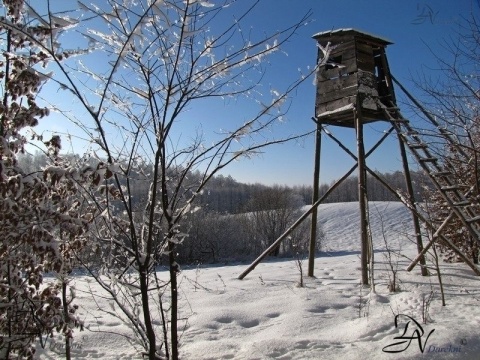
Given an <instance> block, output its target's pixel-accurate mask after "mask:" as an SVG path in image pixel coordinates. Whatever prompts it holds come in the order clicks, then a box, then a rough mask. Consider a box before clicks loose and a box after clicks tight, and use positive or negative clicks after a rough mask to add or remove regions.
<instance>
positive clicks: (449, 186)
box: [440, 185, 461, 191]
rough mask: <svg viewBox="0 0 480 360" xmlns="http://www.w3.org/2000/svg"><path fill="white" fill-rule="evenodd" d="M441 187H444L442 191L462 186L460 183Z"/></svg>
mask: <svg viewBox="0 0 480 360" xmlns="http://www.w3.org/2000/svg"><path fill="white" fill-rule="evenodd" d="M440 189H442V191H452V190H458V189H461V186H460V185H448V186H442V187H441V188H440Z"/></svg>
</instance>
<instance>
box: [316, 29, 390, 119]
mask: <svg viewBox="0 0 480 360" xmlns="http://www.w3.org/2000/svg"><path fill="white" fill-rule="evenodd" d="M313 38H314V39H315V40H316V41H317V46H318V59H317V64H319V65H320V66H319V68H318V72H317V95H316V100H315V117H316V119H317V121H319V122H320V123H322V124H330V125H337V126H346V127H354V118H353V111H352V110H354V109H356V110H357V111H359V112H361V122H362V123H367V122H372V121H376V120H385V114H384V112H383V110H382V109H381V108H379V103H378V101H380V102H381V103H383V104H384V105H385V106H389V105H388V104H390V103H391V102H392V101H393V102H394V101H395V99H394V93H393V87H392V82H391V78H390V71H389V69H388V63H387V58H386V55H385V47H386V46H387V45H389V44H391V42H390V41H387V40H385V39H381V38H379V37H375V36H372V35H369V34H366V33H363V32H360V31H357V30H354V29H340V30H336V31H327V32H321V33H318V34H315V35H314V36H313Z"/></svg>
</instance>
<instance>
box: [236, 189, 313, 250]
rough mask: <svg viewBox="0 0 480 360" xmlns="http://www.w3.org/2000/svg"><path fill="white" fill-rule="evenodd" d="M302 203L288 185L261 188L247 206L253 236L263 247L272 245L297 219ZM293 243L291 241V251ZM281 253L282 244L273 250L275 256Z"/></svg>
mask: <svg viewBox="0 0 480 360" xmlns="http://www.w3.org/2000/svg"><path fill="white" fill-rule="evenodd" d="M302 205H304V204H303V203H302V200H301V198H300V196H299V195H297V194H295V193H294V192H293V191H292V190H291V189H289V188H287V187H282V186H278V185H277V186H271V187H264V188H263V189H259V191H257V193H255V194H254V195H253V197H252V199H250V201H249V202H248V203H247V205H246V208H245V209H246V216H247V221H248V222H249V223H250V231H251V238H252V239H256V240H257V241H258V242H260V244H261V246H262V248H266V247H268V246H270V245H271V244H272V243H273V242H274V241H275V240H277V238H278V237H279V236H280V235H281V234H282V233H283V232H284V231H285V230H286V229H287V228H288V227H289V226H290V225H291V224H292V223H293V221H295V220H296V218H297V217H298V215H299V214H298V210H299V209H300V207H301V206H302ZM293 243H295V242H294V241H293V242H292V241H290V243H289V245H290V249H288V250H289V252H290V253H292V251H291V250H292V249H291V247H292V244H293ZM279 254H280V246H279V247H277V248H276V249H274V250H273V251H272V255H274V256H278V255H279Z"/></svg>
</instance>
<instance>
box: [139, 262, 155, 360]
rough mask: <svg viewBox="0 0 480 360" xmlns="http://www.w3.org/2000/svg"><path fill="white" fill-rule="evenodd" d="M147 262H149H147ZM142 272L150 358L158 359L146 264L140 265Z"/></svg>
mask: <svg viewBox="0 0 480 360" xmlns="http://www.w3.org/2000/svg"><path fill="white" fill-rule="evenodd" d="M146 263H147V262H146ZM139 270H140V271H139V273H140V292H141V297H142V310H143V321H144V322H145V329H146V331H147V337H148V358H149V359H150V360H155V359H156V356H157V355H156V348H157V344H156V337H155V329H154V328H153V324H152V319H151V314H150V306H149V304H150V302H149V298H148V279H147V278H148V269H147V266H146V265H145V264H141V265H140V267H139Z"/></svg>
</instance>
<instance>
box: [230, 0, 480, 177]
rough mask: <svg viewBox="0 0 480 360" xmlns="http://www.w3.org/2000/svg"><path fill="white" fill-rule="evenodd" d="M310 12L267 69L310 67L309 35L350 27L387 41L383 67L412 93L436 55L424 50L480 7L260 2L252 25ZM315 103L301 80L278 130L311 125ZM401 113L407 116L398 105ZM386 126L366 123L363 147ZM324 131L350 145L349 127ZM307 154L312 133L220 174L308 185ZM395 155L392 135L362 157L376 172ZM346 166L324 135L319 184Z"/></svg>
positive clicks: (438, 44) (359, 0) (437, 0)
mask: <svg viewBox="0 0 480 360" xmlns="http://www.w3.org/2000/svg"><path fill="white" fill-rule="evenodd" d="M309 9H311V10H312V12H313V16H312V19H313V20H314V21H312V22H311V23H309V24H308V25H307V26H305V27H303V28H302V29H301V30H300V31H299V33H298V35H297V36H296V37H295V39H294V40H293V41H292V42H291V43H289V44H288V46H286V47H285V48H284V50H285V51H286V52H287V53H288V56H287V57H283V59H281V61H282V63H280V64H272V66H271V69H268V70H269V71H271V72H273V73H276V74H285V73H295V71H296V69H297V68H298V67H301V68H305V67H306V66H308V65H313V64H314V62H315V59H316V51H317V49H316V46H315V42H314V41H313V40H312V39H311V36H312V35H313V34H315V33H317V32H320V31H326V30H330V29H339V28H356V29H359V30H363V31H365V32H369V33H373V34H375V35H378V36H379V37H382V38H387V39H389V40H390V41H391V42H393V44H392V45H389V46H388V47H387V57H388V61H389V65H390V70H391V72H392V74H393V75H394V76H395V77H396V78H397V79H398V80H399V81H400V82H401V83H402V84H403V85H404V86H406V87H407V89H409V91H411V92H412V93H414V94H415V93H417V91H416V90H415V88H414V86H413V83H412V81H411V79H412V78H414V77H415V76H416V74H418V72H423V71H429V70H428V68H435V67H436V60H435V57H434V56H433V55H432V53H431V50H429V48H430V49H432V50H433V51H435V52H438V53H439V54H442V53H443V49H442V43H443V42H444V41H445V40H446V39H448V38H450V37H455V36H456V35H455V34H456V31H457V30H458V25H457V24H458V22H459V21H460V20H461V18H462V17H467V18H468V17H469V14H470V13H471V11H472V10H473V11H477V12H478V11H480V8H479V4H478V3H477V2H476V1H471V0H456V1H452V0H434V1H414V0H407V1H396V0H335V1H323V0H301V1H292V0H275V1H273V0H267V1H261V4H260V8H258V9H257V13H256V14H257V16H256V18H255V19H253V21H252V22H253V23H252V26H253V28H254V29H258V30H259V31H261V30H263V29H276V28H279V27H281V26H283V25H285V24H288V23H290V22H292V21H293V20H295V19H297V18H300V17H301V16H302V14H304V13H305V12H306V11H308V10H309ZM427 45H428V46H427ZM276 69H279V70H276ZM396 93H397V98H401V96H400V89H398V88H397V89H396ZM397 100H400V99H397ZM314 102H315V87H314V85H313V83H312V81H309V82H307V83H306V84H304V85H302V87H301V89H299V91H298V93H297V95H296V96H295V97H294V99H292V106H291V109H290V112H289V114H288V116H287V118H288V121H287V123H286V124H285V125H283V128H281V129H279V131H288V130H292V129H294V130H308V129H312V130H313V129H314V128H315V124H314V123H313V121H312V120H311V117H312V116H313V114H314ZM398 102H399V103H400V101H398ZM402 112H404V114H406V111H403V109H402ZM412 120H414V119H412ZM386 128H387V126H386V125H385V124H383V123H379V122H376V123H374V124H372V125H366V126H365V130H364V131H365V145H366V150H367V151H368V149H369V148H370V146H372V145H373V144H374V143H375V142H376V139H378V138H379V137H380V136H381V135H382V131H384V130H385V129H386ZM330 130H331V131H332V132H333V133H334V134H335V135H337V136H338V137H339V138H341V139H342V141H343V142H344V143H345V144H346V145H348V146H349V147H350V148H351V149H353V150H355V139H354V137H355V133H354V130H353V129H342V128H330ZM355 152H356V151H354V153H355ZM313 156H314V139H313V136H311V137H309V138H307V139H305V140H304V141H302V142H295V143H291V144H288V145H279V146H273V147H271V148H269V149H266V150H265V153H264V154H263V155H261V156H260V157H258V158H255V159H253V160H250V161H249V162H247V161H242V162H239V163H236V164H234V165H233V166H231V167H230V168H229V169H227V170H226V171H225V173H229V174H231V175H232V177H234V178H235V179H237V180H239V181H242V182H260V183H265V184H273V183H277V184H288V185H298V184H311V183H312V181H313ZM399 158H400V156H399V152H398V143H397V140H396V138H395V137H391V139H390V140H389V141H388V142H387V143H386V144H383V145H382V146H381V147H380V148H379V149H377V150H376V152H375V153H374V154H372V156H371V157H369V158H368V159H367V164H368V165H369V166H370V167H371V168H373V169H377V170H378V171H383V172H385V171H395V170H398V169H400V168H401V162H400V160H399ZM353 164H354V163H353V160H352V159H351V158H350V157H349V156H348V155H345V154H344V152H343V151H342V150H341V149H340V148H339V147H338V146H337V145H335V144H333V143H332V142H331V141H330V140H329V139H326V138H325V137H323V140H322V157H321V175H320V181H321V183H330V182H332V181H333V180H335V179H338V178H339V177H341V176H342V175H343V174H344V173H345V172H346V171H347V170H348V169H350V167H351V166H352V165H353Z"/></svg>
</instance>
